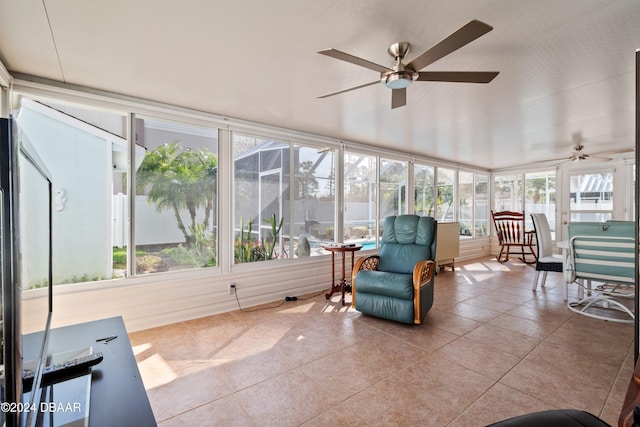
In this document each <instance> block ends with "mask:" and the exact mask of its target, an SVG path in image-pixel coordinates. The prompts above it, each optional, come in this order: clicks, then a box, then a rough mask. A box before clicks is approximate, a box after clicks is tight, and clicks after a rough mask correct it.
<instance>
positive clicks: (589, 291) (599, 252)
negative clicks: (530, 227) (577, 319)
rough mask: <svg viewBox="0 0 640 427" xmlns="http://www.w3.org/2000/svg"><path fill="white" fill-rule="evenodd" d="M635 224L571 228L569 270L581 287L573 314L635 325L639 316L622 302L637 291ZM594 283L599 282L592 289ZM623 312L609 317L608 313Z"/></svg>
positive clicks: (576, 225)
mask: <svg viewBox="0 0 640 427" xmlns="http://www.w3.org/2000/svg"><path fill="white" fill-rule="evenodd" d="M634 233H635V224H634V223H633V222H630V221H612V222H605V223H595V222H573V223H570V224H569V251H570V256H569V266H568V268H569V270H570V272H571V274H572V277H571V278H572V282H573V283H577V284H578V285H579V286H581V288H580V289H579V294H578V295H579V296H578V300H577V301H572V300H569V302H568V307H569V309H571V310H572V311H574V312H576V313H579V314H583V315H585V316H589V317H593V318H596V319H604V320H609V321H613V322H621V323H632V322H633V320H634V318H635V314H634V313H633V311H631V310H630V309H629V307H628V306H631V304H627V305H625V304H624V303H623V302H622V300H621V298H631V299H632V298H633V297H634V289H635V285H636V283H635V238H634ZM592 282H599V283H600V284H599V285H598V286H596V287H592ZM602 309H613V310H616V311H618V312H622V313H623V316H622V317H621V316H620V315H613V314H611V315H609V313H612V312H610V311H608V310H602Z"/></svg>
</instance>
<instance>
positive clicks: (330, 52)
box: [318, 49, 392, 73]
mask: <svg viewBox="0 0 640 427" xmlns="http://www.w3.org/2000/svg"><path fill="white" fill-rule="evenodd" d="M318 53H319V54H321V55H326V56H330V57H332V58H335V59H339V60H341V61H346V62H349V63H351V64H355V65H359V66H361V67H364V68H368V69H370V70H373V71H378V72H379V73H386V72H387V71H392V70H391V68H388V67H384V66H382V65H379V64H376V63H375V62H371V61H367V60H366V59H362V58H358V57H357V56H353V55H351V54H348V53H345V52H341V51H339V50H336V49H325V50H321V51H320V52H318Z"/></svg>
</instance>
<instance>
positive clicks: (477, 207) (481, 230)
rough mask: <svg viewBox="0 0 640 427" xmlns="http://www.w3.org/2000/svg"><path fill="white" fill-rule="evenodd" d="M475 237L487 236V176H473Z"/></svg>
mask: <svg viewBox="0 0 640 427" xmlns="http://www.w3.org/2000/svg"><path fill="white" fill-rule="evenodd" d="M474 179H475V192H474V201H475V204H474V214H475V216H474V218H475V222H474V223H475V230H474V233H475V234H474V235H475V236H488V235H489V175H479V174H475V175H474Z"/></svg>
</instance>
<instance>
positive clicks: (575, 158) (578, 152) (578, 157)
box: [567, 143, 613, 162]
mask: <svg viewBox="0 0 640 427" xmlns="http://www.w3.org/2000/svg"><path fill="white" fill-rule="evenodd" d="M582 150H584V145H582V144H580V143H577V144H576V145H574V146H573V147H571V157H569V159H567V161H570V162H580V161H583V160H593V161H596V162H608V161H609V160H613V159H611V158H609V157H595V156H590V155H588V154H587V153H585V152H583V151H582Z"/></svg>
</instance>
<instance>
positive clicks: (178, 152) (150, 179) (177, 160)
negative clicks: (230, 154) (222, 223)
mask: <svg viewBox="0 0 640 427" xmlns="http://www.w3.org/2000/svg"><path fill="white" fill-rule="evenodd" d="M217 166H218V158H217V156H216V155H215V154H214V153H212V152H211V151H209V150H208V149H206V148H205V149H204V150H201V151H193V150H189V149H187V150H183V148H182V147H181V145H180V144H179V143H178V142H173V143H171V144H164V145H161V146H160V147H158V148H156V149H155V150H153V151H151V152H149V153H147V155H146V156H145V158H144V160H143V161H142V164H141V165H140V167H139V168H138V171H137V174H136V190H137V191H138V192H139V193H140V192H142V191H143V190H145V189H148V198H149V202H151V203H155V205H156V208H157V209H158V211H161V210H164V209H171V210H173V213H174V215H175V218H176V222H177V223H178V229H179V230H180V231H181V232H182V234H183V235H184V237H185V242H186V244H187V246H188V247H191V246H192V245H193V244H194V236H193V232H194V231H195V230H196V228H197V227H196V226H197V223H196V214H197V211H198V209H199V208H204V220H203V221H202V225H201V226H200V227H202V226H204V228H205V229H206V228H207V227H208V223H209V219H210V217H211V212H212V211H213V205H214V198H215V189H216V185H215V184H216V175H217ZM181 209H187V211H188V212H189V217H190V219H191V225H190V227H189V229H190V230H191V233H190V232H189V231H188V230H187V227H185V225H184V222H183V221H182V218H181V217H180V210H181Z"/></svg>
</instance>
